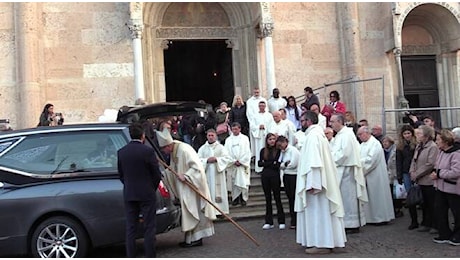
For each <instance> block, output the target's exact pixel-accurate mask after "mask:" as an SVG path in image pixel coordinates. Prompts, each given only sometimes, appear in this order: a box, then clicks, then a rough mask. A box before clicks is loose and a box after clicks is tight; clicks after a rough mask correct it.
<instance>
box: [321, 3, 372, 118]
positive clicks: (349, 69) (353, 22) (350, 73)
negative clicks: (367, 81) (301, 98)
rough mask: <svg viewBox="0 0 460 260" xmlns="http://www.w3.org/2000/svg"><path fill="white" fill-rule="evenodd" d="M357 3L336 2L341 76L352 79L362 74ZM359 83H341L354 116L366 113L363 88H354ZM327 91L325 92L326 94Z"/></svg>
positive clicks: (345, 98) (358, 77)
mask: <svg viewBox="0 0 460 260" xmlns="http://www.w3.org/2000/svg"><path fill="white" fill-rule="evenodd" d="M358 5H359V3H352V2H344V3H337V10H338V17H339V19H338V20H339V33H340V34H339V35H340V41H341V53H342V55H341V57H342V78H350V77H352V78H353V80H359V79H360V78H361V79H362V77H363V75H364V70H363V66H362V64H363V62H362V54H361V52H362V49H361V33H360V32H361V30H362V28H360V26H359V11H358ZM360 86H361V84H358V85H357V84H345V85H341V87H342V90H338V91H339V92H341V93H340V94H341V96H343V100H344V102H345V103H348V104H347V108H350V110H353V113H355V115H356V116H358V117H362V116H363V115H365V114H366V110H367V107H366V106H365V98H364V97H365V95H366V93H364V92H363V89H356V88H357V87H360ZM328 94H329V93H327V95H328Z"/></svg>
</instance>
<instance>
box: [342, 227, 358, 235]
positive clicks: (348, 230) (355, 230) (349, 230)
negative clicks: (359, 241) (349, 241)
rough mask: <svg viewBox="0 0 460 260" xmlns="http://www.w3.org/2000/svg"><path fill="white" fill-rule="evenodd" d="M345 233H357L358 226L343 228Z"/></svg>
mask: <svg viewBox="0 0 460 260" xmlns="http://www.w3.org/2000/svg"><path fill="white" fill-rule="evenodd" d="M345 233H347V234H356V233H359V228H345Z"/></svg>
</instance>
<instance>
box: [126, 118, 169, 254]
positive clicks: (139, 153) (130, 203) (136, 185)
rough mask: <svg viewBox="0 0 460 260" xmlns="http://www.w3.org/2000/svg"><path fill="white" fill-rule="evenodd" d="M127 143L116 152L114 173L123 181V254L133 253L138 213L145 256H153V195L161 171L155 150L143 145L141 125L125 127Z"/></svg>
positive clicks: (154, 221)
mask: <svg viewBox="0 0 460 260" xmlns="http://www.w3.org/2000/svg"><path fill="white" fill-rule="evenodd" d="M129 134H130V136H131V139H132V140H131V142H129V143H128V144H127V145H126V146H125V147H123V148H121V149H120V150H119V151H118V173H119V174H120V180H121V182H122V183H123V186H124V187H123V197H124V201H125V214H126V254H127V257H130V258H131V257H135V256H136V230H137V226H138V223H139V215H140V214H142V216H143V220H144V250H145V257H155V256H156V253H155V234H156V196H155V192H156V189H157V188H158V184H159V183H160V180H161V172H160V169H159V168H158V161H157V159H156V156H155V152H154V150H153V149H152V148H151V147H148V146H146V145H144V140H145V132H144V129H143V128H142V125H141V124H138V123H133V124H132V125H130V126H129Z"/></svg>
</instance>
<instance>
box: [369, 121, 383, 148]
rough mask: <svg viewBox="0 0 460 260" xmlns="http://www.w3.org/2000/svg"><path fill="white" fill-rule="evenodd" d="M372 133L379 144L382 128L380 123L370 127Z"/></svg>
mask: <svg viewBox="0 0 460 260" xmlns="http://www.w3.org/2000/svg"><path fill="white" fill-rule="evenodd" d="M372 135H373V136H374V137H375V139H377V140H379V142H380V144H382V141H383V128H382V126H381V125H374V127H372ZM382 147H383V146H382Z"/></svg>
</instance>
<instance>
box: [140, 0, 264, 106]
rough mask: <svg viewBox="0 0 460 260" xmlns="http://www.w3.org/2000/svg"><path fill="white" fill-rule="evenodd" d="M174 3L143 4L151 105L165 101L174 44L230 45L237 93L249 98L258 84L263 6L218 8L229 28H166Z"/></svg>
mask: <svg viewBox="0 0 460 260" xmlns="http://www.w3.org/2000/svg"><path fill="white" fill-rule="evenodd" d="M170 4H172V2H161V3H153V2H145V3H142V5H143V8H142V18H143V25H144V31H143V34H142V49H143V56H144V57H143V61H144V78H145V90H146V98H147V100H148V101H150V102H157V101H164V100H165V99H166V86H165V70H164V63H163V60H164V56H163V55H164V54H163V52H164V50H165V49H167V48H168V43H169V41H171V40H178V39H179V40H182V39H183V40H186V39H191V40H193V39H219V40H225V41H226V42H227V47H228V48H231V49H232V50H233V51H232V57H233V61H234V62H233V78H234V84H235V85H234V86H235V93H237V94H242V95H243V96H245V95H247V94H248V92H249V90H250V89H251V88H253V87H254V86H256V85H258V84H259V81H260V80H259V79H258V75H259V73H260V71H258V68H259V67H258V66H259V64H258V63H257V62H258V61H257V55H258V54H257V51H258V50H257V40H258V39H257V35H256V34H257V32H256V30H255V28H256V25H257V24H259V21H260V20H261V13H262V8H261V5H260V3H258V4H257V3H227V2H220V3H219V5H220V6H221V7H222V9H223V10H224V11H225V12H226V14H227V15H228V19H229V22H230V25H229V26H226V25H222V26H220V25H217V26H216V27H212V26H206V25H205V26H197V27H180V26H179V27H169V26H163V25H162V22H163V17H164V14H165V12H166V11H167V9H168V7H169V6H170Z"/></svg>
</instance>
